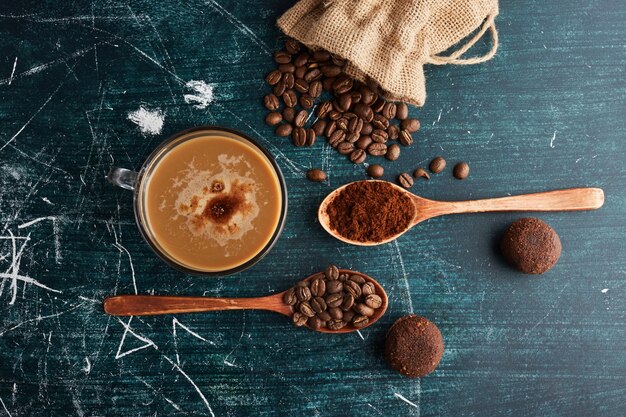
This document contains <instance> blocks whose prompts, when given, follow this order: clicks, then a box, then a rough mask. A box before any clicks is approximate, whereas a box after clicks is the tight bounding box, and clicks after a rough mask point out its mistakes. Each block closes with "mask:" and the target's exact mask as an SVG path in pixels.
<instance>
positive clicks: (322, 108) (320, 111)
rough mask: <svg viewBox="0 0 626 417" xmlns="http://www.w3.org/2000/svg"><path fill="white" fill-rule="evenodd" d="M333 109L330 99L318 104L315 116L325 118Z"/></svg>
mask: <svg viewBox="0 0 626 417" xmlns="http://www.w3.org/2000/svg"><path fill="white" fill-rule="evenodd" d="M332 109H333V103H332V102H330V101H325V102H323V103H322V104H320V105H319V107H318V108H317V116H318V117H319V118H321V119H323V118H325V117H326V116H327V115H328V113H330V111H331V110H332Z"/></svg>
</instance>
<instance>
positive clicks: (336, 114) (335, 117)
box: [328, 110, 342, 120]
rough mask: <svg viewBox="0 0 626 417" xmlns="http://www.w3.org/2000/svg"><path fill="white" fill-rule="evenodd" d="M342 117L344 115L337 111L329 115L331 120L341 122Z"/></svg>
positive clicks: (332, 111)
mask: <svg viewBox="0 0 626 417" xmlns="http://www.w3.org/2000/svg"><path fill="white" fill-rule="evenodd" d="M341 116H342V113H341V112H340V111H337V110H331V111H330V113H328V118H329V119H330V120H339V119H341Z"/></svg>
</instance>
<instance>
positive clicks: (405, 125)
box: [401, 119, 420, 133]
mask: <svg viewBox="0 0 626 417" xmlns="http://www.w3.org/2000/svg"><path fill="white" fill-rule="evenodd" d="M401 125H402V129H405V130H408V131H409V132H411V133H415V132H417V131H418V130H420V121H419V120H417V119H405V120H403V121H402V123H401Z"/></svg>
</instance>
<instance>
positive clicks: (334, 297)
mask: <svg viewBox="0 0 626 417" xmlns="http://www.w3.org/2000/svg"><path fill="white" fill-rule="evenodd" d="M330 282H332V281H330ZM324 300H325V301H326V305H327V306H328V307H339V306H340V305H341V303H343V295H341V294H340V293H335V294H327V295H326V296H325V297H324Z"/></svg>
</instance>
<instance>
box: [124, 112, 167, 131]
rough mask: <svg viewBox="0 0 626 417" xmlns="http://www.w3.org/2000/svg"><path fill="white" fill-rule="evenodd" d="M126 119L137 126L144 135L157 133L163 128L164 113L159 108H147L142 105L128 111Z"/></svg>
mask: <svg viewBox="0 0 626 417" xmlns="http://www.w3.org/2000/svg"><path fill="white" fill-rule="evenodd" d="M128 120H130V121H131V122H133V123H134V124H136V125H137V126H139V130H140V131H141V133H143V134H145V135H158V134H159V133H161V129H163V120H165V114H164V113H163V112H162V111H161V110H159V109H154V110H148V109H146V108H145V107H144V106H140V107H139V109H137V110H135V111H133V112H130V113H128Z"/></svg>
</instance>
